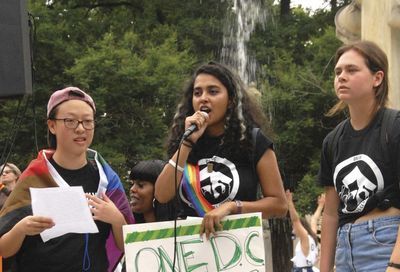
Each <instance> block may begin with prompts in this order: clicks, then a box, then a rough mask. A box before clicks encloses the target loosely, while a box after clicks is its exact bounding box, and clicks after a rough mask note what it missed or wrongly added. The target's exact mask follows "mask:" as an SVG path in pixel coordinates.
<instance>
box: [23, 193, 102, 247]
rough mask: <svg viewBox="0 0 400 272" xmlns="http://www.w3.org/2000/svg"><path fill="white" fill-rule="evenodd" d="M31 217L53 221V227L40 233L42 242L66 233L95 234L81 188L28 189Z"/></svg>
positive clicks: (96, 230)
mask: <svg viewBox="0 0 400 272" xmlns="http://www.w3.org/2000/svg"><path fill="white" fill-rule="evenodd" d="M30 192H31V198H32V211H33V215H40V216H46V217H50V218H52V219H53V221H54V223H55V226H54V227H52V228H51V229H47V230H45V231H43V232H42V233H40V236H41V237H42V240H43V242H47V241H48V240H50V239H52V238H55V237H58V236H61V235H64V234H66V233H97V232H99V230H98V228H97V226H96V224H95V223H94V220H93V217H92V213H91V212H90V210H89V206H88V203H87V200H86V196H85V193H84V192H83V188H82V186H72V187H51V188H30Z"/></svg>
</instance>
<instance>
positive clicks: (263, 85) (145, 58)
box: [0, 0, 348, 212]
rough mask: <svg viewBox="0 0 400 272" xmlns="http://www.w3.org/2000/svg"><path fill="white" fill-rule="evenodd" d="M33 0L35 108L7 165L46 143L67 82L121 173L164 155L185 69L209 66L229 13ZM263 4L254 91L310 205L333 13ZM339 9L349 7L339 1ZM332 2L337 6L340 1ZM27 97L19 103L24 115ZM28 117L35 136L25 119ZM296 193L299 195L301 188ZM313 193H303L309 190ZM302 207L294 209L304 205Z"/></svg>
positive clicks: (194, 3) (2, 135) (7, 109)
mask: <svg viewBox="0 0 400 272" xmlns="http://www.w3.org/2000/svg"><path fill="white" fill-rule="evenodd" d="M45 2H46V1H44V0H30V1H29V11H30V13H31V14H32V15H33V18H34V33H35V35H34V44H33V52H34V97H31V98H30V101H32V99H33V98H34V100H35V105H36V107H35V112H33V110H32V106H31V105H32V104H31V102H30V104H28V107H27V109H26V113H25V117H24V118H23V119H22V122H21V129H20V131H19V133H18V135H17V137H16V140H15V146H14V149H13V152H12V155H11V157H10V161H14V162H16V163H17V164H18V165H20V166H21V167H22V168H23V167H25V166H26V165H27V163H28V162H29V161H30V160H31V159H32V158H34V157H35V156H36V143H35V138H36V139H37V142H38V143H37V145H38V149H41V148H44V147H46V132H47V128H46V118H45V114H46V110H45V109H46V103H47V100H48V97H49V95H50V94H51V93H52V91H54V90H56V89H59V88H62V87H64V86H68V85H76V86H79V87H81V88H83V89H85V90H87V91H88V92H89V93H90V94H91V95H92V96H93V97H94V99H95V101H96V105H97V109H98V111H97V127H96V133H95V140H94V143H93V148H95V149H98V150H99V151H100V152H101V153H102V154H103V156H104V157H105V158H106V159H107V160H108V161H109V162H110V163H111V164H112V166H113V167H114V168H115V169H116V170H117V172H118V173H119V174H120V175H121V176H125V175H126V173H127V171H128V170H129V168H130V167H131V166H132V164H133V163H134V162H135V161H137V160H141V159H150V158H163V157H164V154H165V149H164V139H165V137H166V134H167V131H168V127H169V125H170V122H171V120H172V117H173V115H174V112H175V107H176V102H177V99H178V97H180V92H181V89H182V86H183V84H184V83H185V80H186V79H187V78H188V76H189V75H190V73H191V71H193V69H194V68H195V67H196V66H197V65H198V63H203V62H205V61H207V60H209V59H218V57H219V55H220V53H219V51H220V49H221V46H222V36H223V35H222V33H223V26H224V20H225V18H226V17H227V16H226V12H227V11H229V10H231V7H232V2H230V1H215V0H188V1H182V0H171V1H168V3H166V2H165V1H162V0H151V1H145V0H127V1H114V0H110V1H94V0H68V1H67V0H56V1H53V3H52V4H51V5H50V6H46V5H45ZM274 2H275V1H273V0H264V1H263V3H264V5H265V7H266V8H267V9H268V14H269V18H268V22H267V24H266V28H265V29H264V28H261V27H258V28H257V29H256V32H255V33H254V34H253V35H252V36H251V40H250V42H249V44H248V48H249V53H250V54H251V55H253V56H255V58H256V59H257V61H258V64H259V68H260V69H258V75H257V84H258V87H259V89H260V90H261V92H262V94H263V96H262V104H263V107H264V109H265V112H266V113H267V115H268V116H269V117H270V121H271V125H272V128H273V130H274V135H271V137H272V138H273V139H274V141H275V143H276V151H277V155H278V159H279V163H280V167H281V171H282V174H283V176H284V179H285V185H286V187H292V188H293V189H296V193H295V195H296V197H298V199H299V200H300V199H301V201H300V202H299V205H300V206H299V209H304V212H308V211H309V210H310V209H311V210H312V208H313V205H315V196H316V195H317V193H318V192H319V189H318V188H314V185H312V184H313V182H315V179H316V178H315V176H316V172H317V166H318V163H319V156H317V154H319V150H320V147H321V143H322V140H323V138H324V136H325V135H326V134H327V132H328V131H329V130H330V129H332V128H333V126H334V125H335V123H336V122H337V120H331V119H327V118H326V117H325V116H324V115H323V113H325V112H327V110H328V109H329V108H330V107H331V106H332V105H333V104H334V102H335V99H336V98H335V95H334V93H333V91H332V85H333V84H332V75H333V73H332V70H333V63H332V57H333V54H334V52H335V50H336V48H337V47H338V46H339V44H340V42H339V41H338V40H337V39H336V37H335V30H334V27H333V16H334V14H333V13H331V12H329V11H325V10H320V11H317V12H316V13H315V14H314V15H311V14H310V12H309V11H304V10H302V9H301V8H295V9H292V10H291V11H290V14H289V15H288V16H284V17H282V18H281V17H280V16H279V5H278V4H274ZM347 2H348V1H347ZM347 2H346V1H337V3H338V4H337V7H338V8H339V7H340V6H341V5H344V4H345V3H347ZM17 105H18V101H17V100H4V101H2V103H1V104H0V121H1V122H2V124H3V128H4V129H3V130H2V131H1V132H0V145H2V146H5V145H6V143H7V139H8V138H9V131H10V130H11V129H12V125H13V121H14V115H15V113H16V111H17ZM24 105H25V102H24V103H22V104H21V109H22V108H23V107H24ZM34 119H36V125H37V128H36V134H37V137H35V133H33V131H34V125H33V124H34V123H35V122H33V120H34ZM303 188H304V190H303ZM307 188H310V190H306V189H307ZM300 212H303V211H302V210H301V211H300Z"/></svg>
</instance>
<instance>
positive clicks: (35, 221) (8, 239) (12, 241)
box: [0, 215, 54, 258]
mask: <svg viewBox="0 0 400 272" xmlns="http://www.w3.org/2000/svg"><path fill="white" fill-rule="evenodd" d="M53 226H54V222H53V220H51V219H50V218H48V217H42V216H33V215H30V216H27V217H24V218H23V219H21V220H20V221H19V222H18V223H17V224H15V225H14V227H13V228H12V229H11V230H10V231H8V232H6V233H5V234H4V235H3V236H1V237H0V256H3V257H5V258H8V257H11V256H13V255H15V254H16V253H17V252H18V251H19V250H20V248H21V246H22V243H23V242H24V239H25V237H26V236H28V235H29V236H31V235H37V234H39V233H41V232H42V231H44V230H46V229H49V228H52V227H53Z"/></svg>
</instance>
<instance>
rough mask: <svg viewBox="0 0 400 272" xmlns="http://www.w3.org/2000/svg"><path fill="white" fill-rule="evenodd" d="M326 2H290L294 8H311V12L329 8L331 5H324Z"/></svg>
mask: <svg viewBox="0 0 400 272" xmlns="http://www.w3.org/2000/svg"><path fill="white" fill-rule="evenodd" d="M324 2H325V1H324V0H291V1H290V3H291V6H292V7H295V6H298V5H301V6H302V7H303V8H310V9H311V10H315V9H318V8H326V7H329V4H328V3H324Z"/></svg>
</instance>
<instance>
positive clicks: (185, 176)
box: [155, 62, 287, 237]
mask: <svg viewBox="0 0 400 272" xmlns="http://www.w3.org/2000/svg"><path fill="white" fill-rule="evenodd" d="M263 120H265V119H263V114H262V112H261V110H260V108H259V106H258V104H257V103H256V102H255V101H254V98H252V97H250V96H249V94H248V93H247V91H246V90H245V88H244V87H243V83H242V82H241V80H240V79H239V78H238V77H237V76H236V75H234V74H233V73H232V71H230V70H229V69H228V68H227V67H225V66H224V65H221V64H219V63H216V62H210V63H208V64H205V65H202V66H200V67H199V68H198V69H197V71H196V72H195V73H194V75H193V77H192V79H191V81H190V82H189V84H188V86H187V88H186V89H185V91H184V94H183V97H182V100H181V102H180V104H179V106H178V108H177V112H176V114H175V117H174V120H173V124H172V128H171V133H170V138H169V143H168V156H169V157H170V158H171V159H170V160H169V163H168V164H167V165H166V166H165V167H164V170H163V172H162V173H161V174H160V176H159V178H158V179H157V182H156V191H155V196H156V198H157V199H158V200H159V201H160V202H162V203H163V202H167V201H169V200H171V199H172V198H173V197H174V195H175V189H174V187H175V186H174V182H175V169H177V170H178V184H177V185H178V186H180V188H179V190H180V200H181V202H183V203H184V204H186V206H185V214H184V216H187V215H192V214H196V215H198V216H204V219H203V221H202V225H201V230H200V232H201V233H203V232H205V233H206V236H207V237H209V235H210V234H211V233H214V232H215V231H216V229H215V226H217V227H219V226H220V220H221V219H222V218H223V217H224V216H226V215H229V214H235V213H241V212H243V213H248V212H262V215H263V217H264V218H269V217H273V216H284V215H285V214H286V212H287V203H286V197H285V192H284V190H283V184H282V180H281V177H280V174H279V170H278V164H277V161H276V157H275V152H274V150H273V148H272V142H271V141H270V140H269V139H268V138H267V137H265V136H264V135H263V134H262V133H261V132H259V131H258V130H257V129H256V128H257V127H260V126H263V125H264V122H263ZM192 125H195V126H196V127H197V130H196V131H194V132H193V133H192V134H191V135H190V136H188V137H187V138H186V139H185V141H183V143H182V146H181V149H180V153H179V160H178V151H177V150H178V146H179V143H180V140H181V138H182V135H183V134H184V132H185V131H186V130H187V129H188V128H189V127H191V126H192ZM183 167H185V168H183ZM190 173H192V174H190ZM181 179H182V180H181ZM258 184H260V185H261V192H262V194H263V196H264V197H263V198H261V199H259V200H257V195H256V193H257V190H256V189H257V185H258ZM196 188H200V190H196ZM194 191H195V192H196V193H193V192H194ZM189 199H192V200H189ZM199 203H201V205H198V204H199Z"/></svg>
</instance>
